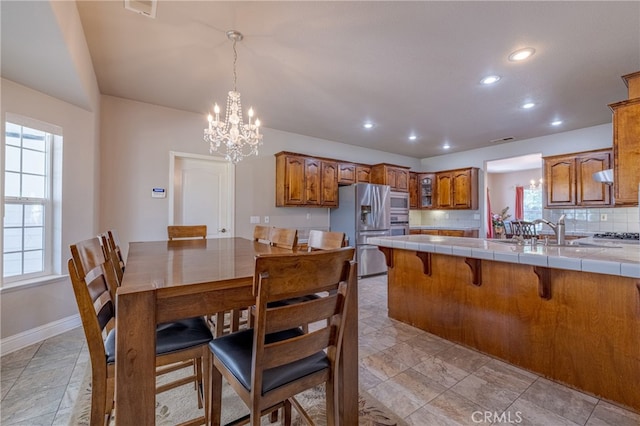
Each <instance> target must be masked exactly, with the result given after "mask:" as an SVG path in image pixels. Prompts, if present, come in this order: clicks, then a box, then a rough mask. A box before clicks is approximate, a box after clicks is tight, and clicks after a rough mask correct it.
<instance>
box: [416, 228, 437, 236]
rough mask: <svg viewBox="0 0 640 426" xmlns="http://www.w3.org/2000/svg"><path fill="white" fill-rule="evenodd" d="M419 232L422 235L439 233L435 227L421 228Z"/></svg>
mask: <svg viewBox="0 0 640 426" xmlns="http://www.w3.org/2000/svg"><path fill="white" fill-rule="evenodd" d="M420 233H421V234H424V235H439V231H438V230H437V229H423V230H422V231H420Z"/></svg>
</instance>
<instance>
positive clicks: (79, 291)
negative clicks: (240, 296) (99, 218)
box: [67, 238, 212, 425]
mask: <svg viewBox="0 0 640 426" xmlns="http://www.w3.org/2000/svg"><path fill="white" fill-rule="evenodd" d="M70 248H71V255H72V257H71V258H70V259H69V261H68V264H67V266H68V269H69V275H70V277H71V284H72V285H73V292H74V295H75V298H76V303H77V305H78V311H79V313H80V318H81V320H82V327H83V329H84V334H85V337H86V339H87V346H88V348H89V357H90V360H91V386H92V388H91V389H92V393H91V425H99V424H108V422H109V419H110V417H111V411H112V409H113V406H114V385H115V380H114V379H115V362H116V359H115V354H116V351H115V342H116V336H115V335H116V332H117V329H115V328H112V329H111V330H109V329H108V327H107V325H108V324H110V323H111V324H113V323H114V320H115V316H116V305H115V303H114V299H113V297H112V295H111V290H110V289H111V288H112V287H117V284H116V279H117V278H116V276H115V271H114V268H113V265H112V264H111V260H110V259H109V258H106V257H105V256H104V252H103V249H102V247H101V243H100V240H99V239H98V238H92V239H89V240H84V241H80V242H78V243H76V244H73V245H71V247H70ZM123 332H124V331H123ZM103 334H106V338H103ZM211 339H212V335H211V332H210V331H209V328H208V327H207V325H206V323H205V322H204V320H203V319H202V318H188V319H184V320H179V321H175V322H171V323H166V324H159V325H158V326H157V328H156V367H157V368H156V375H161V374H165V373H169V372H172V371H175V370H177V369H182V368H184V367H185V366H190V365H191V361H192V360H194V359H195V360H197V365H196V368H195V370H194V374H192V375H190V376H186V377H182V378H180V379H177V380H176V381H174V382H171V383H167V384H164V385H161V386H158V387H157V388H156V392H157V393H160V392H164V391H166V390H169V389H172V388H175V387H177V386H181V385H184V384H188V383H191V382H193V381H197V383H198V386H196V394H197V398H198V407H200V408H202V406H203V400H204V409H205V413H204V416H201V417H199V418H198V419H194V420H192V421H188V422H185V423H184V424H202V423H203V422H204V423H206V422H207V421H208V413H209V408H208V404H209V400H210V397H209V395H208V394H207V392H208V390H209V389H210V386H209V383H208V380H209V376H210V374H209V367H210V360H209V358H210V355H209V353H210V352H209V349H208V348H207V344H208V343H209V342H210V341H211ZM185 363H186V364H185ZM201 392H202V393H201ZM116 405H117V403H116Z"/></svg>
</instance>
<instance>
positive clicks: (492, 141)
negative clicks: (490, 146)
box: [489, 136, 516, 143]
mask: <svg viewBox="0 0 640 426" xmlns="http://www.w3.org/2000/svg"><path fill="white" fill-rule="evenodd" d="M515 140H516V138H514V137H513V136H509V137H506V138H500V139H493V140H490V141H489V142H491V143H503V142H511V141H515Z"/></svg>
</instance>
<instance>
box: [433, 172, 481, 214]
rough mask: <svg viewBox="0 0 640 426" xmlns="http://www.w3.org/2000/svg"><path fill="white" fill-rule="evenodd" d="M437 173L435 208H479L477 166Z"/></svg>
mask: <svg viewBox="0 0 640 426" xmlns="http://www.w3.org/2000/svg"><path fill="white" fill-rule="evenodd" d="M435 175H436V179H435V182H436V186H435V200H436V205H435V208H438V209H471V210H476V209H477V208H478V169H477V168H475V167H470V168H467V169H460V170H449V171H445V172H438V173H436V174H435Z"/></svg>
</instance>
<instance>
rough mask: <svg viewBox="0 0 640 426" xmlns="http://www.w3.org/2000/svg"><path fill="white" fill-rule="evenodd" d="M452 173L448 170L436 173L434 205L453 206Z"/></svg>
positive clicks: (441, 207) (443, 207) (445, 207)
mask: <svg viewBox="0 0 640 426" xmlns="http://www.w3.org/2000/svg"><path fill="white" fill-rule="evenodd" d="M452 181H453V175H452V174H451V173H450V172H446V173H438V174H436V197H437V198H436V199H437V200H438V202H437V203H436V207H437V208H439V209H447V208H452V207H453V186H452V183H453V182H452Z"/></svg>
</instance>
